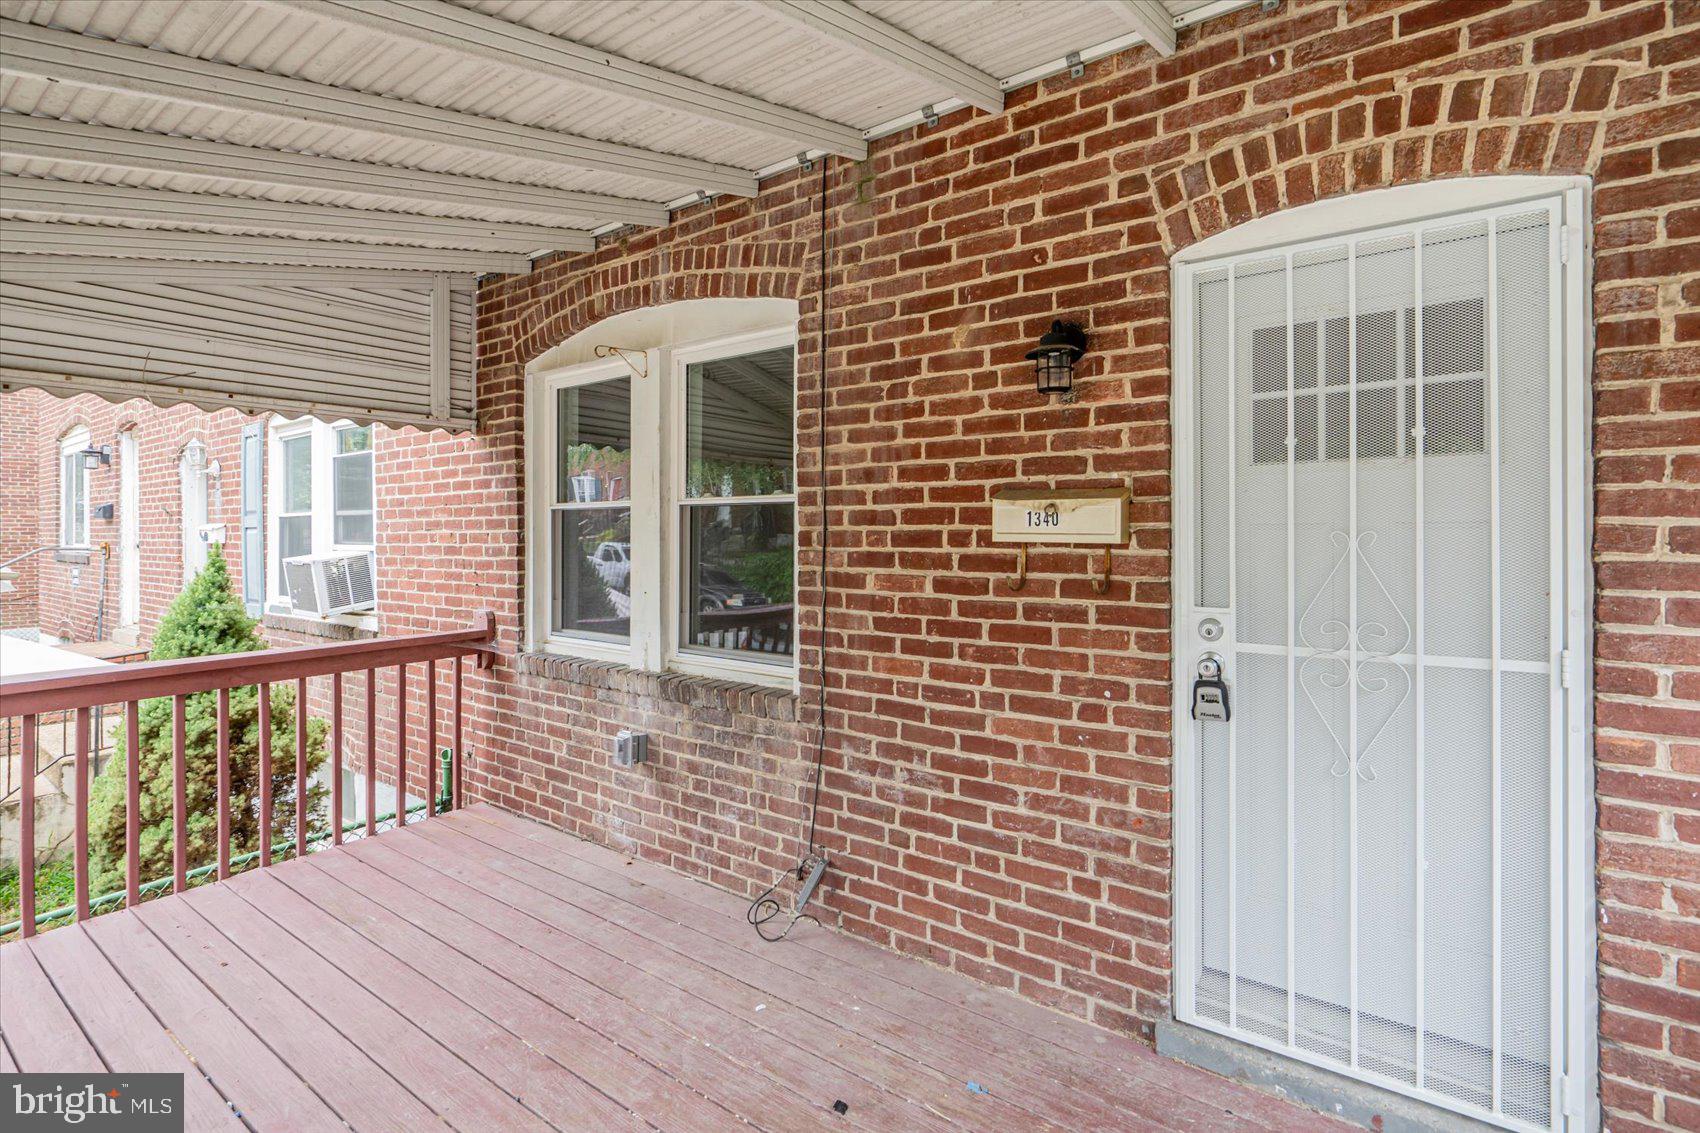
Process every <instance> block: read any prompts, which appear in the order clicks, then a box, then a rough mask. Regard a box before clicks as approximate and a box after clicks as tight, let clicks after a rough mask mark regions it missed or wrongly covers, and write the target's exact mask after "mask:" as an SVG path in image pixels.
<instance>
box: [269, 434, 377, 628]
mask: <svg viewBox="0 0 1700 1133" xmlns="http://www.w3.org/2000/svg"><path fill="white" fill-rule="evenodd" d="M373 441H374V437H373V430H372V427H371V426H369V425H351V424H348V423H346V422H339V423H336V424H327V423H325V422H323V421H319V420H316V419H314V418H311V417H302V418H298V419H296V420H293V421H274V422H273V423H272V427H271V444H270V457H269V460H268V468H267V479H268V483H269V492H268V495H269V500H270V503H269V506H268V513H269V527H270V537H271V545H272V548H273V550H272V554H271V556H270V560H269V562H268V567H269V568H270V572H271V583H270V587H269V593H270V595H271V602H272V605H273V606H274V607H278V608H282V609H286V610H287V609H289V608H290V605H291V603H290V600H289V583H288V580H287V578H286V577H285V575H284V569H283V564H284V562H285V560H287V559H293V558H299V557H301V556H304V555H324V554H330V553H332V552H334V551H356V550H361V549H364V548H367V547H371V546H372V545H373V544H374V543H376V541H377V528H376V500H375V496H374V491H373V477H372V461H373Z"/></svg>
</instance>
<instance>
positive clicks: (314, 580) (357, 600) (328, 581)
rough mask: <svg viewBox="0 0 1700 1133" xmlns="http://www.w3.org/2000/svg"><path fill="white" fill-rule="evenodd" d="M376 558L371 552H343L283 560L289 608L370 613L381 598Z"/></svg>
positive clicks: (324, 612) (307, 610) (306, 612)
mask: <svg viewBox="0 0 1700 1133" xmlns="http://www.w3.org/2000/svg"><path fill="white" fill-rule="evenodd" d="M376 558H377V556H376V555H374V554H373V553H372V552H371V551H342V552H338V553H337V554H334V555H302V556H300V557H299V558H293V559H284V560H283V578H284V582H285V583H287V584H288V586H289V602H290V605H292V606H294V607H295V609H296V611H297V612H298V613H303V614H320V615H329V614H345V613H348V612H349V611H351V610H370V609H371V608H372V607H373V605H375V604H376V602H377V597H378V587H377V583H376V582H375V581H374V576H375V574H376V566H377V564H376Z"/></svg>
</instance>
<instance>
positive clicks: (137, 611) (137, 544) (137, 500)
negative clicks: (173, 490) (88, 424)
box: [118, 429, 142, 630]
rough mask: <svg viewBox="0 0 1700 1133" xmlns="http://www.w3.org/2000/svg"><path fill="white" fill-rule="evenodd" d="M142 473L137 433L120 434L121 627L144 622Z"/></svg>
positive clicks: (128, 431)
mask: <svg viewBox="0 0 1700 1133" xmlns="http://www.w3.org/2000/svg"><path fill="white" fill-rule="evenodd" d="M141 508H142V470H141V446H140V445H138V444H137V443H136V431H135V430H134V429H125V430H124V431H123V432H121V433H119V434H118V627H119V628H120V629H125V630H133V629H135V628H136V627H137V626H139V625H140V624H141V620H142V563H141V551H142V517H141Z"/></svg>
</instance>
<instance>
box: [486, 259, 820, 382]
mask: <svg viewBox="0 0 1700 1133" xmlns="http://www.w3.org/2000/svg"><path fill="white" fill-rule="evenodd" d="M808 251H809V249H807V248H806V246H805V240H804V239H803V238H802V237H800V236H799V237H796V238H792V239H778V240H774V239H765V240H763V241H760V242H749V243H740V244H720V245H707V246H702V247H693V246H689V245H686V246H680V247H673V248H667V249H664V250H659V251H656V252H654V253H653V254H650V255H647V256H631V254H630V249H623V250H622V249H619V248H617V247H612V248H610V249H608V250H607V252H606V255H607V257H608V259H607V262H604V263H596V264H593V265H592V266H590V267H589V268H582V267H578V265H579V264H580V263H581V262H582V257H563V258H562V259H561V260H559V261H556V262H554V263H550V264H545V265H544V266H543V267H542V268H541V269H540V270H539V272H537V273H536V274H534V275H532V276H528V277H524V278H525V282H526V287H525V290H524V291H523V292H522V293H519V294H516V295H512V296H510V295H507V294H505V293H504V291H503V289H502V288H501V287H500V286H498V287H497V288H496V289H494V291H493V292H492V293H491V294H490V295H488V296H485V297H482V302H483V303H485V304H487V305H488V306H487V309H486V311H485V312H483V313H484V314H486V315H493V316H495V319H496V320H497V321H499V320H500V311H501V309H503V308H507V307H509V306H510V304H511V305H512V307H514V308H517V310H518V314H517V318H516V320H515V321H516V323H517V325H516V327H515V332H514V334H513V338H512V341H513V343H514V346H513V350H514V353H513V355H512V356H511V357H509V358H506V359H500V358H491V359H487V360H486V361H487V363H494V364H498V365H499V364H500V363H502V362H504V361H505V362H509V363H517V364H518V365H520V366H525V365H528V364H530V363H533V362H534V361H535V360H536V359H537V358H538V357H539V356H540V355H542V354H543V353H544V352H545V351H548V350H550V349H552V348H554V347H556V346H557V345H559V344H560V343H562V342H564V341H566V340H567V339H570V338H571V337H572V336H573V335H575V334H578V333H580V332H582V331H584V330H585V329H587V328H589V327H591V326H594V325H596V324H598V323H600V322H602V321H604V320H606V319H609V318H611V317H613V316H617V315H622V314H625V313H628V312H633V311H640V310H643V309H645V308H653V307H662V306H666V305H670V304H674V303H679V302H684V301H687V300H693V299H788V300H792V301H794V302H798V303H800V305H802V306H803V307H804V308H806V309H812V303H811V302H810V297H811V296H812V295H813V293H814V280H815V278H816V277H815V272H816V271H817V270H818V268H817V266H816V264H815V263H814V262H813V261H810V262H808V263H805V260H806V259H807V257H808ZM603 255H604V253H600V252H599V253H598V254H597V256H596V258H597V259H602V258H603ZM575 268H577V270H574V269H575ZM490 307H494V308H495V310H489V308H490Z"/></svg>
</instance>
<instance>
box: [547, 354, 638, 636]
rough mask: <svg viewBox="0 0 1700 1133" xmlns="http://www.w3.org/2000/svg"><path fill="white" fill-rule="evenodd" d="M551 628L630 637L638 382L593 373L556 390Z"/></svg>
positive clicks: (568, 632)
mask: <svg viewBox="0 0 1700 1133" xmlns="http://www.w3.org/2000/svg"><path fill="white" fill-rule="evenodd" d="M550 401H551V405H550V408H549V411H550V413H551V414H552V420H553V424H554V429H553V436H554V440H555V443H554V446H553V447H554V461H553V472H554V475H553V476H552V477H551V478H550V479H551V484H552V489H553V495H552V498H551V500H550V503H549V559H550V562H551V563H552V564H553V569H552V570H551V571H550V575H549V586H550V589H549V630H550V632H551V633H557V634H566V635H582V636H584V637H586V638H590V639H593V640H603V641H627V640H629V639H630V636H631V617H632V496H631V485H632V389H631V379H630V378H629V377H619V376H615V377H602V376H600V375H592V377H591V380H589V381H586V382H583V383H582V384H570V385H562V386H559V387H557V388H556V389H555V390H554V391H553V392H552V394H551V395H550Z"/></svg>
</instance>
